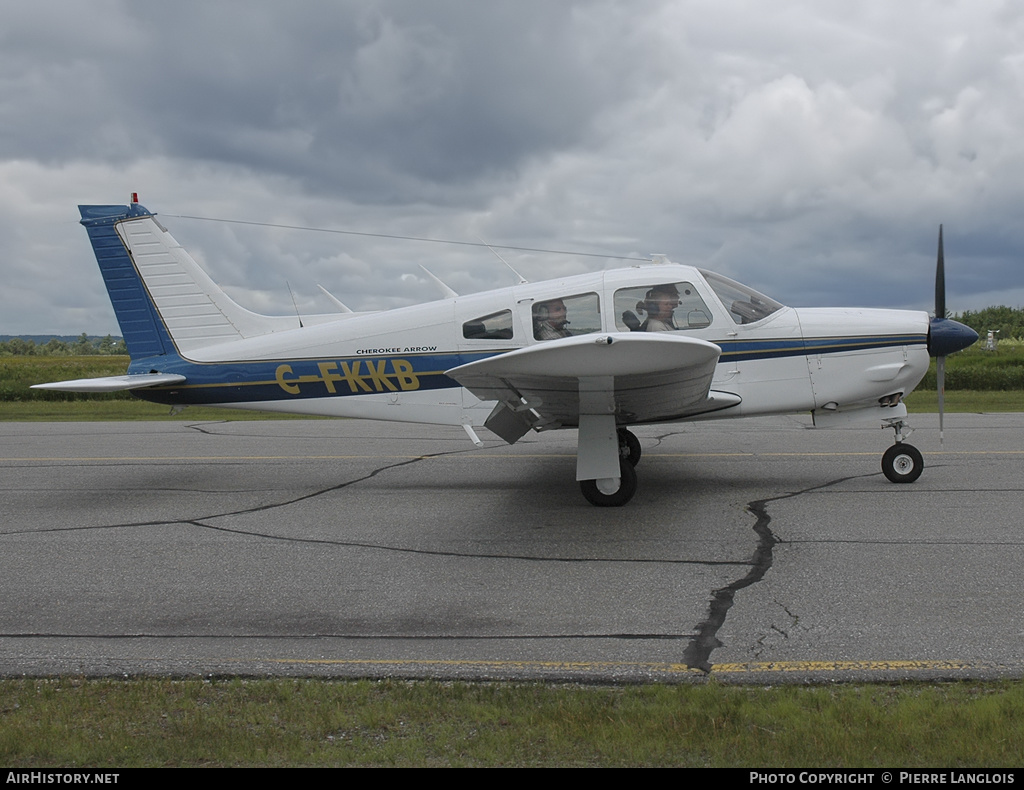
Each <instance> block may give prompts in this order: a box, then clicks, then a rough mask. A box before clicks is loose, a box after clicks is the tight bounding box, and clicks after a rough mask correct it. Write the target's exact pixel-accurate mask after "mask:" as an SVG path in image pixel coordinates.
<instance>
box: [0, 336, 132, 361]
mask: <svg viewBox="0 0 1024 790" xmlns="http://www.w3.org/2000/svg"><path fill="white" fill-rule="evenodd" d="M127 353H128V347H127V346H126V345H125V344H124V340H122V339H121V338H114V337H112V336H111V335H107V336H106V337H92V338H91V337H89V336H88V335H87V334H85V332H83V333H82V334H81V335H79V336H78V339H77V340H73V341H67V340H61V339H60V338H58V337H54V338H51V339H50V340H48V341H47V342H45V343H36V341H35V340H32V339H25V338H21V337H12V338H11V339H10V340H4V341H0V356H12V357H81V356H116V355H119V354H127Z"/></svg>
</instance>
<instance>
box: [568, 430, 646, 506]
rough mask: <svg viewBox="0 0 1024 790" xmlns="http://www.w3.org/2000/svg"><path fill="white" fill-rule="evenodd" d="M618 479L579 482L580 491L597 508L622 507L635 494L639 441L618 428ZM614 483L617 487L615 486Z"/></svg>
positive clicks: (639, 452) (639, 450)
mask: <svg viewBox="0 0 1024 790" xmlns="http://www.w3.org/2000/svg"><path fill="white" fill-rule="evenodd" d="M616 433H617V434H618V438H619V479H618V481H616V480H615V479H614V478H612V479H609V480H580V491H582V492H583V496H584V497H585V498H586V500H587V501H588V502H589V503H590V504H592V505H596V506H597V507H622V506H623V505H625V504H626V503H627V502H628V501H629V500H631V499H632V498H633V494H635V493H636V469H635V468H634V467H635V466H636V465H637V464H638V463H640V454H641V449H640V440H639V439H637V438H636V436H634V435H633V433H632V432H630V431H628V430H626V429H625V428H619V429H618V430H617V431H616ZM616 482H617V483H618V485H617V486H616Z"/></svg>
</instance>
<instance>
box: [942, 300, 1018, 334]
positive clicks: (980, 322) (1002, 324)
mask: <svg viewBox="0 0 1024 790" xmlns="http://www.w3.org/2000/svg"><path fill="white" fill-rule="evenodd" d="M953 317H954V318H955V319H956V320H957V321H960V322H961V323H963V324H967V326H969V327H970V328H971V329H973V330H974V331H975V332H977V333H978V334H979V335H980V336H981V338H982V339H984V338H985V335H986V334H987V333H988V332H989V330H998V331H999V339H1000V340H1009V339H1010V338H1011V337H1017V338H1024V308H1020V307H1006V306H1005V305H999V306H998V307H986V308H985V309H984V310H965V311H964V312H962V313H960V314H959V315H954V316H953Z"/></svg>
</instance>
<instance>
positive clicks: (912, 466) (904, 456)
mask: <svg viewBox="0 0 1024 790" xmlns="http://www.w3.org/2000/svg"><path fill="white" fill-rule="evenodd" d="M922 470H924V459H923V458H922V457H921V451H920V450H918V449H917V448H916V447H914V446H913V445H912V444H904V443H903V442H900V443H899V444H894V445H893V446H892V447H890V448H889V449H888V450H886V451H885V455H883V456H882V472H883V473H884V474H885V476H886V477H887V478H889V481H890V482H893V483H913V482H914V481H915V480H917V478H919V477H920V476H921V472H922Z"/></svg>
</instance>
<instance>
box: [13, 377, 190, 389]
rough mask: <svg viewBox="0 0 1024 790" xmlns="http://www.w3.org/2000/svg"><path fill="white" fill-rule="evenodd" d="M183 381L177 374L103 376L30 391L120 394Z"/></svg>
mask: <svg viewBox="0 0 1024 790" xmlns="http://www.w3.org/2000/svg"><path fill="white" fill-rule="evenodd" d="M183 381H185V377H184V376H182V375H179V374H177V373H138V374H128V375H126V376H104V377H102V378H97V379H74V380H72V381H51V382H50V383H49V384H33V385H32V387H31V389H34V390H58V391H61V392H122V391H124V390H137V389H143V388H145V387H157V386H161V385H166V384H181V383H182V382H183Z"/></svg>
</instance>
